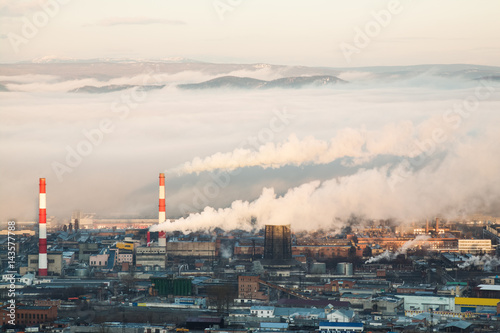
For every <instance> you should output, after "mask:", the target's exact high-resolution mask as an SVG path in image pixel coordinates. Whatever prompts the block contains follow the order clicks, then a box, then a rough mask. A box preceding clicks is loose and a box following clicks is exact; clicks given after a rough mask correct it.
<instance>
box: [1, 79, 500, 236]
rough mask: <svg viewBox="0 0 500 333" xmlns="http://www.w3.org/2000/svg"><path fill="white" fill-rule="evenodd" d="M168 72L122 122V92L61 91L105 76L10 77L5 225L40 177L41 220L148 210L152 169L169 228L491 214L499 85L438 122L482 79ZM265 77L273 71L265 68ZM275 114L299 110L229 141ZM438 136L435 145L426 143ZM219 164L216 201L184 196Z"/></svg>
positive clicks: (27, 209) (313, 225) (28, 209)
mask: <svg viewBox="0 0 500 333" xmlns="http://www.w3.org/2000/svg"><path fill="white" fill-rule="evenodd" d="M250 74H251V73H249V74H248V75H250ZM162 75H163V74H162V73H160V78H162V80H163V81H160V83H164V84H166V87H165V88H163V89H161V90H155V91H150V92H148V95H147V98H146V99H145V100H144V101H141V102H140V103H137V105H136V106H134V108H131V111H130V113H129V115H128V116H127V117H126V118H123V119H121V118H120V117H119V115H118V114H116V113H114V112H113V108H112V106H113V103H115V102H116V101H120V102H122V98H123V97H122V94H123V92H115V93H107V94H77V93H67V91H68V90H71V89H74V88H75V87H77V86H80V85H81V84H93V85H98V84H100V85H102V84H103V82H102V80H99V79H97V78H95V79H94V78H87V79H80V80H74V79H71V78H69V79H64V78H60V77H57V73H53V75H46V74H44V76H37V75H32V74H29V73H26V74H25V75H22V76H19V77H11V76H8V77H7V75H4V76H3V77H2V80H4V81H3V82H4V83H5V84H4V85H5V86H6V87H7V88H8V89H10V90H11V91H10V92H0V94H1V96H2V102H1V108H0V116H1V117H2V122H1V124H0V131H1V133H2V138H3V141H4V142H9V144H8V145H7V144H4V145H1V146H0V154H1V155H2V156H5V157H12V158H5V159H3V160H2V163H1V164H0V181H1V182H2V184H3V185H4V186H2V187H0V205H1V207H0V208H1V209H0V214H1V216H0V220H1V221H5V220H7V219H11V218H15V219H17V220H21V221H23V220H36V214H37V210H36V209H37V180H38V178H39V177H46V178H47V184H48V185H47V190H48V194H47V204H48V207H47V213H48V215H49V216H51V215H56V216H60V217H63V218H64V217H66V218H69V216H70V214H71V211H72V210H74V209H81V210H83V211H85V212H89V213H97V214H98V215H100V216H141V217H151V218H154V217H156V216H157V200H158V199H157V176H158V172H164V171H166V172H167V173H166V176H167V179H166V191H167V194H166V203H167V216H168V217H170V218H172V220H175V222H173V223H167V224H164V225H163V226H162V228H164V229H165V230H174V229H177V230H184V231H188V230H199V229H211V228H214V227H222V228H225V229H228V228H233V227H235V228H237V227H239V228H242V229H251V228H254V227H259V226H262V225H264V224H291V225H292V228H294V230H304V229H317V228H328V229H330V228H334V229H335V228H340V227H341V225H342V223H343V222H342V221H345V220H347V219H348V218H349V217H350V216H351V215H352V214H354V215H357V216H362V217H364V218H366V219H378V218H383V219H386V218H396V219H399V220H401V221H409V220H415V219H426V218H428V217H432V216H435V215H437V214H445V215H448V216H457V215H458V216H463V215H466V214H469V213H475V212H485V213H491V214H494V215H495V214H496V215H498V212H499V207H498V204H499V202H500V184H499V177H498V170H499V169H500V147H499V146H500V145H498V144H497V143H498V142H500V135H499V134H498V130H497V128H496V127H497V124H498V123H500V115H499V114H498V112H496V111H497V110H498V108H499V106H500V101H499V99H500V97H499V91H500V87H499V86H498V84H497V85H496V86H495V85H494V83H491V84H492V85H493V87H494V88H495V90H494V91H493V92H492V93H491V96H489V97H488V98H486V99H484V100H481V101H480V103H479V104H478V105H477V107H475V108H473V110H472V111H470V112H468V115H467V116H458V115H457V114H456V113H454V114H452V115H451V114H448V116H450V117H452V118H448V119H447V118H444V116H445V115H447V112H448V111H449V110H453V109H454V105H455V104H461V103H463V102H464V98H465V97H467V96H471V95H472V96H473V95H474V92H475V89H476V87H477V86H479V85H480V83H479V82H472V81H467V82H466V81H460V80H449V79H441V80H440V81H439V82H440V84H441V86H438V87H436V86H435V85H429V84H426V83H425V77H422V76H421V77H419V80H420V81H419V82H414V81H411V80H408V81H404V80H403V81H399V82H397V83H394V84H392V85H391V84H388V83H387V82H385V83H384V84H380V83H379V82H377V81H369V80H366V79H364V81H363V84H362V85H361V84H360V85H356V84H355V83H352V82H351V83H350V84H349V85H345V86H336V87H335V88H328V89H323V88H307V89H300V90H280V89H277V90H269V91H234V90H232V91H227V90H216V91H181V90H177V89H176V88H175V83H176V81H175V80H178V81H177V82H188V81H189V78H191V80H192V81H198V79H200V80H201V79H207V78H211V76H210V75H208V74H206V73H195V74H193V73H186V72H184V73H178V74H175V75H177V76H174V75H163V76H162ZM196 75H198V76H199V77H194V76H196ZM245 75H246V74H245ZM261 75H262V77H269V78H270V77H274V76H278V74H276V73H271V72H269V71H268V70H266V72H265V73H261ZM6 77H7V78H6ZM352 77H355V76H352ZM85 80H86V81H85ZM76 81H79V82H76ZM138 82H139V83H140V82H141V80H140V77H135V76H134V77H121V78H120V77H115V78H114V79H112V80H109V82H106V84H108V83H109V84H134V83H138ZM428 82H433V83H434V82H436V81H435V80H434V78H429V80H428ZM122 103H123V102H122ZM283 108H286V110H288V112H290V113H291V114H293V115H294V118H293V119H292V120H291V121H290V123H289V124H286V126H284V127H283V130H282V131H280V132H274V133H273V136H272V137H267V138H266V140H259V141H258V144H257V145H255V146H248V145H247V146H246V147H244V148H239V147H241V143H242V142H247V141H248V138H249V137H257V138H258V137H259V133H260V132H261V131H262V129H263V128H269V122H270V119H272V117H273V116H274V110H282V109H283ZM105 117H107V118H110V119H112V121H113V125H114V128H113V131H112V132H111V133H109V134H106V135H105V137H104V138H103V140H102V143H101V144H100V145H98V146H96V147H94V149H93V151H92V153H91V154H89V155H88V156H85V157H84V158H83V161H82V163H81V164H80V165H79V166H78V167H75V168H74V169H73V170H72V172H71V173H68V174H66V175H65V177H64V179H63V181H62V182H59V181H58V180H57V178H56V176H55V175H54V172H53V170H52V168H51V163H52V162H53V161H63V160H64V159H65V157H66V154H67V150H66V147H67V146H70V147H75V146H76V145H77V144H78V142H80V141H81V140H83V139H85V137H84V135H83V134H82V133H83V131H85V130H91V129H93V128H96V126H98V124H99V122H100V121H101V120H102V119H103V118H105ZM450 119H451V121H450ZM436 129H439V130H440V131H441V134H442V136H443V137H445V139H444V140H438V141H436V140H434V139H433V133H434V132H435V130H436ZM28 161H29V163H28ZM186 162H187V163H186ZM179 166H180V168H178V167H179ZM319 166H321V168H319ZM266 168H267V169H266ZM273 168H274V169H273ZM278 169H279V173H272V172H271V171H273V170H278ZM229 170H233V171H235V172H234V173H231V172H230V174H231V177H230V181H229V183H228V185H227V186H225V187H220V188H219V194H218V195H217V196H214V197H208V198H207V200H206V201H202V203H203V205H194V204H193V197H194V196H195V194H196V193H198V191H201V192H203V188H204V186H205V185H206V184H207V182H212V173H211V172H210V171H214V172H216V173H217V172H225V171H229ZM173 171H175V172H173ZM178 171H180V173H181V176H178V174H177V172H178ZM193 172H194V173H199V175H194V174H189V173H193ZM238 172H239V173H238ZM182 205H188V206H190V207H192V209H191V210H190V211H189V212H191V213H192V214H190V215H187V214H186V215H184V218H182V219H174V218H175V217H178V216H180V215H182V214H184V213H186V211H182V210H181V209H180V207H182ZM252 218H255V221H256V223H257V224H256V225H253V224H252V223H250V221H252Z"/></svg>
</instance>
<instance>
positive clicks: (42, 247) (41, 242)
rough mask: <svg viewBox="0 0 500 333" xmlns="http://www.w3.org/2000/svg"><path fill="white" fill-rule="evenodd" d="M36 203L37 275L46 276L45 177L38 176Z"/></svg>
mask: <svg viewBox="0 0 500 333" xmlns="http://www.w3.org/2000/svg"><path fill="white" fill-rule="evenodd" d="M38 203H39V204H38V208H39V212H38V214H39V215H38V275H39V276H47V199H46V196H45V178H40V195H39V201H38Z"/></svg>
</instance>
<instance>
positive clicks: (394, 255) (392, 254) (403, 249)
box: [365, 235, 430, 264]
mask: <svg viewBox="0 0 500 333" xmlns="http://www.w3.org/2000/svg"><path fill="white" fill-rule="evenodd" d="M429 238H430V236H428V235H419V236H417V237H415V239H412V240H409V241H408V242H406V243H404V244H403V245H402V246H401V248H399V249H398V250H397V251H396V252H391V251H389V250H386V251H384V253H381V254H379V255H378V256H375V257H373V258H370V259H368V260H367V261H366V262H365V264H373V263H375V262H378V261H380V260H384V259H386V260H389V261H390V260H394V259H396V258H397V256H398V255H400V254H406V252H407V251H408V249H410V248H411V247H412V246H417V245H420V246H421V245H422V243H425V241H427V239H429Z"/></svg>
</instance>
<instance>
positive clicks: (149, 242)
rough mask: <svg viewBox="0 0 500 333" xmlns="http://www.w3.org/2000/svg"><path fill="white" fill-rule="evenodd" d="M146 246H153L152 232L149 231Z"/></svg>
mask: <svg viewBox="0 0 500 333" xmlns="http://www.w3.org/2000/svg"><path fill="white" fill-rule="evenodd" d="M146 246H148V247H149V246H151V233H150V232H149V231H148V233H147V240H146Z"/></svg>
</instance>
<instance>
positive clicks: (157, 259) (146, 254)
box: [135, 246, 166, 268]
mask: <svg viewBox="0 0 500 333" xmlns="http://www.w3.org/2000/svg"><path fill="white" fill-rule="evenodd" d="M165 258H166V248H165V247H162V246H150V247H138V248H136V249H135V264H136V265H137V266H150V267H154V266H158V267H160V268H165Z"/></svg>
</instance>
